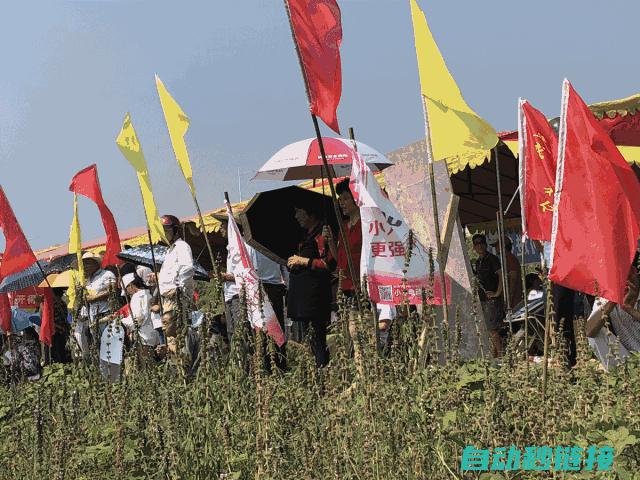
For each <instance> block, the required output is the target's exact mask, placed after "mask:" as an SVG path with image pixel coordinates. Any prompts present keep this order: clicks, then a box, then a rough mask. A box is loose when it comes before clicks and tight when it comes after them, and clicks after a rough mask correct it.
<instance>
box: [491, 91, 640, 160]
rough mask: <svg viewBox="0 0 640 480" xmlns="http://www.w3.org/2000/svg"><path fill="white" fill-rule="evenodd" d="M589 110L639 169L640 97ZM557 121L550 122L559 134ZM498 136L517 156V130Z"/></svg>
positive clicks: (627, 158) (557, 119)
mask: <svg viewBox="0 0 640 480" xmlns="http://www.w3.org/2000/svg"><path fill="white" fill-rule="evenodd" d="M589 108H590V109H591V111H592V112H593V114H594V115H595V116H596V117H597V118H598V120H599V121H600V125H602V126H603V127H604V129H605V130H606V131H607V133H608V134H609V135H610V136H611V138H612V139H613V141H614V142H615V143H616V145H617V146H618V150H620V153H622V155H623V156H624V158H625V159H626V160H627V162H629V163H630V164H635V165H638V166H640V114H639V112H640V94H636V95H632V96H630V97H627V98H621V99H619V100H610V101H607V102H600V103H594V104H591V105H589ZM558 121H559V118H558V117H556V118H553V119H551V120H549V123H551V125H552V126H553V128H554V129H555V130H556V131H557V130H558ZM498 137H499V138H500V140H502V141H503V142H504V143H505V144H506V145H507V146H508V147H509V148H510V149H511V151H512V152H513V154H514V155H517V154H518V131H517V130H511V131H508V132H500V133H498Z"/></svg>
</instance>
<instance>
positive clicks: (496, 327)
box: [471, 233, 504, 358]
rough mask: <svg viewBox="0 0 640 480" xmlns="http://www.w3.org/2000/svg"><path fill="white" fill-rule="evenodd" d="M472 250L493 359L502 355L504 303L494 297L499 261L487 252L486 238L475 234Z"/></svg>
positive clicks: (498, 278)
mask: <svg viewBox="0 0 640 480" xmlns="http://www.w3.org/2000/svg"><path fill="white" fill-rule="evenodd" d="M471 240H472V242H473V249H474V250H475V252H476V253H477V254H478V258H477V260H476V261H475V264H474V269H473V270H474V274H475V276H476V278H477V279H478V287H479V288H478V296H479V297H480V304H481V305H482V312H483V313H484V321H485V324H486V326H487V331H488V333H489V338H490V339H491V350H492V355H493V357H494V358H497V357H499V356H501V355H502V336H501V334H500V330H501V328H502V319H503V317H504V303H503V301H502V297H501V296H498V295H496V292H497V291H498V287H499V285H500V269H501V266H500V259H499V258H498V257H496V256H495V255H494V254H492V253H490V252H489V250H487V237H486V236H485V235H483V234H481V233H477V234H475V235H474V236H473V237H472V239H471Z"/></svg>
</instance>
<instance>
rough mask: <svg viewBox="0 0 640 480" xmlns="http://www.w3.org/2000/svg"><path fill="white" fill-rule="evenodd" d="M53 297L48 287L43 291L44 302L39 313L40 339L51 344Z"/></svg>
mask: <svg viewBox="0 0 640 480" xmlns="http://www.w3.org/2000/svg"><path fill="white" fill-rule="evenodd" d="M53 305H54V298H53V292H52V291H51V289H50V288H47V289H45V291H44V303H43V304H42V311H41V313H40V341H41V342H42V343H44V344H46V345H49V346H51V339H52V338H53V333H54V330H55V321H54V317H53V316H54V313H53Z"/></svg>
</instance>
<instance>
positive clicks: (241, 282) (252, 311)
mask: <svg viewBox="0 0 640 480" xmlns="http://www.w3.org/2000/svg"><path fill="white" fill-rule="evenodd" d="M224 204H225V206H226V207H227V214H228V215H229V228H228V237H229V246H228V247H227V248H228V249H229V258H231V259H232V265H231V269H230V270H231V271H230V272H229V273H232V274H233V276H234V277H235V279H236V285H237V286H238V288H240V289H244V297H245V300H246V303H247V317H248V319H249V323H251V325H252V326H253V328H255V329H256V330H257V329H262V330H264V331H265V332H266V333H267V335H269V336H270V337H271V338H272V339H273V341H274V342H276V344H277V345H278V346H279V347H281V346H282V345H284V342H285V338H284V332H283V331H282V327H280V322H278V317H276V312H275V311H274V310H273V306H272V305H271V302H270V301H269V297H267V295H266V294H265V291H264V288H263V287H262V284H261V283H260V278H259V277H258V273H257V272H256V269H255V266H254V265H253V262H252V261H251V257H250V256H249V252H248V251H247V247H246V245H245V243H244V240H243V238H242V235H240V229H239V228H238V224H237V223H236V220H235V218H233V212H232V211H231V205H229V202H228V201H227V200H225V202H224Z"/></svg>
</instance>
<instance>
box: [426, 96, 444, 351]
mask: <svg viewBox="0 0 640 480" xmlns="http://www.w3.org/2000/svg"><path fill="white" fill-rule="evenodd" d="M422 109H423V112H424V134H425V143H426V147H427V166H428V169H429V181H430V186H431V205H432V206H433V225H434V229H435V236H436V247H437V250H436V251H437V255H438V270H439V276H440V292H441V294H442V314H443V319H444V322H445V323H446V324H447V327H449V308H448V306H447V284H446V275H445V270H446V265H445V264H444V255H443V247H442V238H441V237H440V218H439V217H438V198H437V195H436V177H435V174H434V171H433V162H434V158H433V145H432V144H431V126H430V125H429V110H428V108H427V102H426V100H425V97H424V95H422ZM443 161H444V160H443ZM448 337H449V336H447V338H448ZM425 343H426V342H425ZM425 346H426V345H425Z"/></svg>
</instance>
